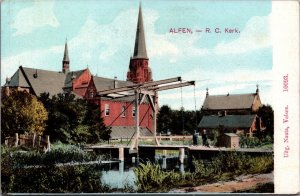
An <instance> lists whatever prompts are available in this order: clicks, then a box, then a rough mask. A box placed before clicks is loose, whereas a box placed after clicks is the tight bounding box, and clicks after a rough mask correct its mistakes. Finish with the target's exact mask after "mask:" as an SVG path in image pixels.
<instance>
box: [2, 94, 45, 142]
mask: <svg viewBox="0 0 300 196" xmlns="http://www.w3.org/2000/svg"><path fill="white" fill-rule="evenodd" d="M47 119H48V113H47V111H46V109H45V107H44V105H43V104H42V103H41V102H40V101H38V100H37V98H36V97H35V96H33V95H31V94H29V93H27V92H25V91H24V92H23V91H12V92H11V94H10V95H9V96H7V95H3V97H2V105H1V129H2V131H1V136H2V140H4V139H5V137H8V136H12V135H14V134H15V133H19V134H24V133H25V134H33V133H35V132H36V133H38V134H39V135H42V134H43V132H44V130H45V127H46V120H47Z"/></svg>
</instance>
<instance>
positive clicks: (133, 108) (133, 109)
mask: <svg viewBox="0 0 300 196" xmlns="http://www.w3.org/2000/svg"><path fill="white" fill-rule="evenodd" d="M132 116H133V117H134V116H135V107H134V106H133V107H132Z"/></svg>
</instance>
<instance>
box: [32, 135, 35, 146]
mask: <svg viewBox="0 0 300 196" xmlns="http://www.w3.org/2000/svg"><path fill="white" fill-rule="evenodd" d="M35 138H36V132H34V134H33V138H32V147H33V148H34V146H35Z"/></svg>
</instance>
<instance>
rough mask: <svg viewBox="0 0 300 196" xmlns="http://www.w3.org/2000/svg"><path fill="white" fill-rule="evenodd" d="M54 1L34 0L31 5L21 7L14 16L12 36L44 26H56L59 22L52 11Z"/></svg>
mask: <svg viewBox="0 0 300 196" xmlns="http://www.w3.org/2000/svg"><path fill="white" fill-rule="evenodd" d="M53 5H54V1H51V0H48V1H41V0H36V1H35V2H34V4H33V5H32V6H31V7H27V8H24V9H22V10H21V11H20V12H19V13H18V14H17V15H16V17H15V19H14V21H13V23H12V25H11V27H12V28H14V29H16V32H14V34H13V35H14V36H17V35H24V34H28V33H31V32H33V31H34V30H36V29H38V28H41V27H44V26H51V27H58V26H59V22H58V20H57V18H56V17H55V14H54V12H53Z"/></svg>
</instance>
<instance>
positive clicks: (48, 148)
mask: <svg viewBox="0 0 300 196" xmlns="http://www.w3.org/2000/svg"><path fill="white" fill-rule="evenodd" d="M46 142H47V151H50V150H51V149H50V136H49V135H46Z"/></svg>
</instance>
